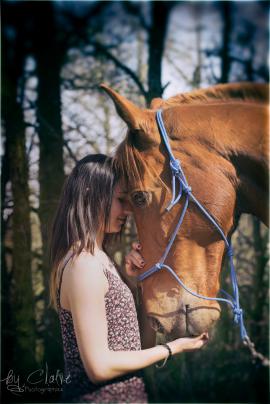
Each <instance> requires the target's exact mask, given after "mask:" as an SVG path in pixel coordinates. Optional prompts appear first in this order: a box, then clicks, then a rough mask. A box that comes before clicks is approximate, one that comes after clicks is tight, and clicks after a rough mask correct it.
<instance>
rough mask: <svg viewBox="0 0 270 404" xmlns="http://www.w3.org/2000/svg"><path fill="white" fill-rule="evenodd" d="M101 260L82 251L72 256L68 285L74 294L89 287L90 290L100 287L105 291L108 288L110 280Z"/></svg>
mask: <svg viewBox="0 0 270 404" xmlns="http://www.w3.org/2000/svg"><path fill="white" fill-rule="evenodd" d="M103 268H104V267H103V265H102V262H101V261H100V260H98V259H97V258H96V257H95V256H93V255H92V254H90V253H87V252H81V253H80V254H79V255H78V256H75V257H73V258H72V260H71V262H70V264H69V268H68V274H67V286H68V289H71V290H72V294H74V293H75V294H77V293H80V291H82V290H84V289H85V288H87V290H88V291H91V290H95V289H99V290H103V291H104V293H106V292H107V289H108V281H107V278H106V276H105V274H104V271H103Z"/></svg>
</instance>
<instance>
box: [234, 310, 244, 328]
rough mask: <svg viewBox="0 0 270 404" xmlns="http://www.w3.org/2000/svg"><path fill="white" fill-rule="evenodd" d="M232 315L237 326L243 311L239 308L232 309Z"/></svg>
mask: <svg viewBox="0 0 270 404" xmlns="http://www.w3.org/2000/svg"><path fill="white" fill-rule="evenodd" d="M233 314H234V322H235V323H236V324H239V322H240V320H241V318H242V317H243V310H242V309H241V308H240V307H234V309H233Z"/></svg>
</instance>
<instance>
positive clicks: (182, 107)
mask: <svg viewBox="0 0 270 404" xmlns="http://www.w3.org/2000/svg"><path fill="white" fill-rule="evenodd" d="M101 87H102V88H103V89H104V90H105V91H106V92H107V93H108V94H109V95H110V97H111V98H112V100H113V101H114V104H115V106H116V109H117V112H118V114H119V115H120V117H121V118H122V119H123V120H124V121H125V123H126V124H127V126H128V129H129V130H128V132H127V136H126V138H125V140H124V141H123V142H122V143H121V144H120V145H119V147H118V149H117V152H116V160H117V161H118V162H119V164H120V166H121V167H122V169H123V171H124V173H125V176H126V178H127V187H128V194H129V197H130V200H131V203H132V205H133V210H134V216H135V221H136V226H137V230H138V236H139V240H140V242H141V244H142V251H143V256H144V258H145V261H146V264H147V266H146V268H145V270H147V268H150V267H151V266H153V265H154V264H155V263H156V262H158V260H159V259H160V257H161V256H162V254H163V253H164V251H165V248H166V246H167V244H168V241H169V238H170V235H171V234H172V232H173V230H174V229H175V226H176V224H177V222H178V219H179V215H180V212H181V210H182V207H183V201H182V198H181V200H180V202H179V205H176V207H175V208H174V209H172V210H170V211H169V212H167V211H166V207H167V206H168V204H169V202H170V201H171V170H170V166H169V157H168V154H167V151H166V149H165V147H164V144H163V142H162V139H161V136H160V133H159V130H158V126H157V123H156V117H155V114H156V109H157V108H161V109H162V110H163V119H164V125H165V127H166V130H167V133H168V135H169V138H170V145H171V148H172V152H173V154H174V156H175V157H176V158H177V159H178V160H180V161H181V165H182V168H183V170H184V173H185V176H186V178H187V181H188V183H189V185H191V187H192V192H193V194H194V195H195V196H196V198H197V200H199V201H200V203H201V204H202V205H203V206H204V207H205V208H206V209H207V210H208V212H209V213H210V214H211V215H212V217H214V218H215V220H216V222H217V223H218V224H219V226H220V227H221V228H222V229H223V232H224V233H225V235H226V236H227V237H228V238H230V237H231V234H232V232H233V231H234V230H235V228H236V226H237V223H238V220H239V217H240V215H241V213H251V214H253V215H255V216H257V217H258V218H259V219H261V220H262V221H263V222H264V223H265V224H268V203H267V202H268V150H269V149H268V87H267V86H266V85H263V84H252V83H234V84H224V85H217V86H213V87H211V88H208V89H201V90H196V91H193V92H191V93H186V94H180V95H177V96H175V97H172V98H170V99H168V100H162V99H154V100H153V101H152V103H151V106H150V109H141V108H139V107H137V106H136V105H134V104H133V103H131V102H130V101H129V100H127V99H125V98H124V97H123V96H121V95H119V94H118V93H116V92H115V91H114V90H112V89H111V88H109V87H107V86H106V85H102V86H101ZM177 206H178V207H177ZM224 250H225V244H224V241H223V240H222V238H221V237H220V234H219V233H218V232H217V231H216V229H215V228H214V227H213V226H212V225H211V223H210V222H209V221H208V220H207V219H206V217H205V216H204V215H202V213H201V212H200V211H199V210H198V208H197V207H196V206H195V205H194V204H192V202H191V203H190V207H189V208H188V210H187V213H186V216H185V218H184V221H183V223H182V226H181V229H180V231H179V233H178V234H177V237H176V239H175V241H174V244H173V246H172V249H171V250H170V253H169V255H168V257H167V259H166V263H167V264H168V265H169V266H170V267H171V268H173V269H174V271H175V273H176V274H177V275H178V277H179V278H180V279H181V280H182V281H183V282H184V284H185V285H187V286H188V287H189V288H190V289H192V290H193V291H194V292H196V293H197V294H201V295H204V296H208V297H216V296H217V293H218V291H219V289H220V280H219V278H220V271H221V267H222V261H223V258H224ZM140 286H141V288H142V299H143V304H144V307H145V310H146V312H147V316H148V317H149V320H150V322H151V326H152V327H153V328H154V329H156V330H159V331H162V332H164V333H166V334H167V335H169V337H171V338H172V337H174V338H176V337H181V336H185V335H197V334H199V333H201V332H203V331H205V330H209V329H210V328H211V327H212V325H213V324H214V323H215V322H216V320H217V319H218V318H219V316H220V305H219V304H218V303H217V302H216V301H207V300H206V301H205V300H202V299H200V298H197V297H194V296H192V295H191V294H189V293H187V291H185V290H184V289H183V288H182V287H181V286H180V285H179V284H178V283H177V282H176V281H175V279H174V277H172V275H171V274H170V273H168V272H167V271H165V270H161V271H159V272H157V273H155V274H153V275H151V276H149V277H148V278H146V279H145V280H144V281H143V283H141V285H140Z"/></svg>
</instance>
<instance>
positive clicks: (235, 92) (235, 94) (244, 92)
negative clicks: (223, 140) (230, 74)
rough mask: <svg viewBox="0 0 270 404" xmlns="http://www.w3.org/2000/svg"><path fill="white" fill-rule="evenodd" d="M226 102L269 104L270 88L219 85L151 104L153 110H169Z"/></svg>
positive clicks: (265, 86) (238, 84)
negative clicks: (187, 105) (183, 106)
mask: <svg viewBox="0 0 270 404" xmlns="http://www.w3.org/2000/svg"><path fill="white" fill-rule="evenodd" d="M226 101H227V102H228V101H243V102H256V103H268V101H269V87H268V85H267V84H263V83H245V82H243V83H229V84H218V85H216V86H213V87H209V88H202V89H199V90H194V91H191V92H187V93H181V94H177V95H176V96H173V97H171V98H169V99H167V100H162V99H154V100H153V102H152V103H151V108H152V109H156V108H157V107H158V108H159V107H162V108H169V107H171V106H176V105H179V104H208V103H214V102H226Z"/></svg>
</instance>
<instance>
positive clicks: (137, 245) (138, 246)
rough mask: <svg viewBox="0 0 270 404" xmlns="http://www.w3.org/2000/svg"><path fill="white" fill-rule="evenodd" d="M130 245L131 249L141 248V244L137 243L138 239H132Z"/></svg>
mask: <svg viewBox="0 0 270 404" xmlns="http://www.w3.org/2000/svg"><path fill="white" fill-rule="evenodd" d="M131 246H132V248H133V250H141V248H142V246H141V244H140V243H139V241H134V242H133V243H132V244H131Z"/></svg>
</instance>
